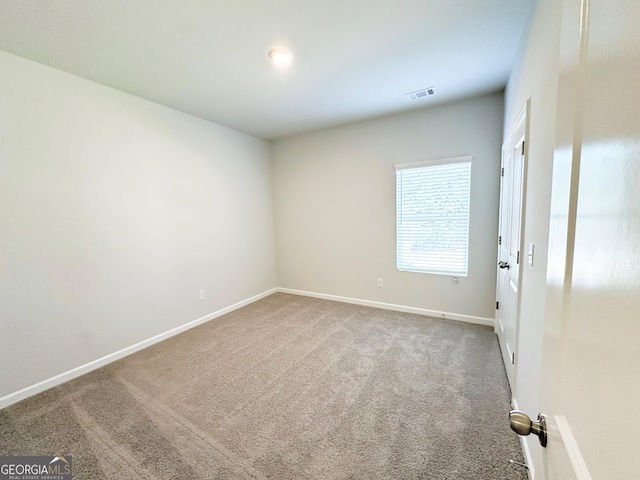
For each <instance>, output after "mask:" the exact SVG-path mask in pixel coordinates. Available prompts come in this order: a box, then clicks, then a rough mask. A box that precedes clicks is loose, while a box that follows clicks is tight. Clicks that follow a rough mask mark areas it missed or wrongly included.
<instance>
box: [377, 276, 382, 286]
mask: <svg viewBox="0 0 640 480" xmlns="http://www.w3.org/2000/svg"><path fill="white" fill-rule="evenodd" d="M378 288H382V279H381V278H379V279H378Z"/></svg>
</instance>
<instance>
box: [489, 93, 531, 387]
mask: <svg viewBox="0 0 640 480" xmlns="http://www.w3.org/2000/svg"><path fill="white" fill-rule="evenodd" d="M527 110H528V103H527V105H525V107H524V108H523V110H522V112H521V114H520V115H519V117H518V119H517V120H516V122H515V124H514V126H513V128H512V131H511V134H510V135H509V137H508V139H507V141H506V142H505V143H504V145H503V147H502V168H501V181H500V220H499V232H498V267H497V269H498V272H497V286H496V291H497V299H496V330H497V333H498V339H499V342H500V349H501V351H502V359H503V361H504V364H505V369H506V372H507V377H508V379H509V383H510V384H511V388H512V390H513V389H515V384H516V378H515V372H516V362H517V354H516V345H517V342H518V320H519V315H520V312H519V305H520V292H519V290H520V262H521V261H522V259H521V258H520V257H521V253H520V252H521V245H520V242H521V237H522V235H521V233H522V232H521V229H522V224H523V222H522V217H523V213H524V209H523V198H524V195H523V194H524V185H525V183H524V182H525V169H526V161H525V160H526V152H525V148H526V125H527ZM501 265H502V267H501Z"/></svg>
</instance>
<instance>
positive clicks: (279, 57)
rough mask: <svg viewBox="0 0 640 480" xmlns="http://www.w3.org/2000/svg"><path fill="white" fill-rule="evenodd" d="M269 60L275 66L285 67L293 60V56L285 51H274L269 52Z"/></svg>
mask: <svg viewBox="0 0 640 480" xmlns="http://www.w3.org/2000/svg"><path fill="white" fill-rule="evenodd" d="M269 58H270V59H271V60H272V61H273V63H275V64H276V65H282V66H285V65H289V64H290V63H291V60H293V55H292V54H291V52H289V51H287V50H282V49H276V50H271V51H270V52H269Z"/></svg>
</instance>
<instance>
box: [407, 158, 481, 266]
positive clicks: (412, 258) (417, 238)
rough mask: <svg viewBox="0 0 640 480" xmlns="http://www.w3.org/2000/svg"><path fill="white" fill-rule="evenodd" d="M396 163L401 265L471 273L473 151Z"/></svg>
mask: <svg viewBox="0 0 640 480" xmlns="http://www.w3.org/2000/svg"><path fill="white" fill-rule="evenodd" d="M395 169H396V224H397V225H396V236H397V238H396V248H397V268H398V270H402V271H408V272H423V273H439V274H448V275H460V276H466V275H467V263H468V262H467V260H468V250H469V248H468V247H469V194H470V185H471V157H470V156H466V157H456V158H448V159H443V160H433V161H428V162H421V163H413V164H404V165H396V166H395Z"/></svg>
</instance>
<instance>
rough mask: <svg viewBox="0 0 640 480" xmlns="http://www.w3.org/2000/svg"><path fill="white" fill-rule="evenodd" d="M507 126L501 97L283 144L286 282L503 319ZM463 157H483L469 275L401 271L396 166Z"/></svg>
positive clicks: (281, 249) (475, 181)
mask: <svg viewBox="0 0 640 480" xmlns="http://www.w3.org/2000/svg"><path fill="white" fill-rule="evenodd" d="M502 128H503V96H502V94H500V93H496V94H492V95H487V96H483V97H479V98H474V99H469V100H464V101H460V102H457V103H452V104H447V105H442V106H437V107H434V108H429V109H421V110H416V111H412V112H410V113H403V114H398V115H393V116H388V117H383V118H378V119H374V120H368V121H363V122H359V123H353V124H349V125H344V126H340V127H336V128H331V129H326V130H321V131H318V132H314V133H310V134H305V135H300V136H295V137H291V138H286V139H282V140H278V141H275V142H273V143H272V150H271V151H272V162H273V190H274V215H275V232H276V255H277V269H278V285H279V286H280V287H285V288H291V289H297V290H304V291H310V292H316V293H322V294H331V295H339V296H345V297H352V298H357V299H363V300H369V301H377V302H384V303H391V304H399V305H404V306H409V307H416V308H424V309H430V310H436V311H442V312H449V313H454V314H463V315H472V316H478V317H489V318H493V317H494V311H495V310H494V309H495V275H496V252H497V231H498V226H497V223H498V198H499V171H500V145H501V137H502ZM461 155H472V156H473V161H472V174H471V220H470V249H469V275H468V277H466V278H460V281H459V283H454V282H453V281H452V277H451V276H445V275H429V274H420V273H409V272H398V271H397V270H396V263H395V243H396V242H395V172H394V169H393V165H394V164H399V163H412V162H420V161H423V160H430V159H437V158H447V157H456V156H461ZM377 278H382V279H383V281H384V287H383V288H377V287H376V279H377Z"/></svg>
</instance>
